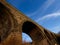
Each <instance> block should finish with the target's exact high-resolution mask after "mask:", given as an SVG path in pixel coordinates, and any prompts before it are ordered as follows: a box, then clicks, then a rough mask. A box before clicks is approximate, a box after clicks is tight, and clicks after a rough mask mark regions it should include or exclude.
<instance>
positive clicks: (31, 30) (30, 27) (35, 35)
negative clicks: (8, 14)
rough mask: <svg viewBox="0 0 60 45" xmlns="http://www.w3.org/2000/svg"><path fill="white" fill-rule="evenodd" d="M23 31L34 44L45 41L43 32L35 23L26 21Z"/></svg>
mask: <svg viewBox="0 0 60 45" xmlns="http://www.w3.org/2000/svg"><path fill="white" fill-rule="evenodd" d="M22 31H23V32H24V33H26V34H28V35H29V36H30V37H31V38H32V42H35V43H37V42H39V41H41V40H43V35H44V34H43V32H42V31H41V29H40V28H39V27H38V26H37V25H36V24H34V23H33V22H30V21H26V22H24V23H23V25H22Z"/></svg>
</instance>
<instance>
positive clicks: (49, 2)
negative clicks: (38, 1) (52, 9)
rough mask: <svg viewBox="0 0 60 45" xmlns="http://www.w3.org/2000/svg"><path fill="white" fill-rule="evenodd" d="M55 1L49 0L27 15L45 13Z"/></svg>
mask: <svg viewBox="0 0 60 45" xmlns="http://www.w3.org/2000/svg"><path fill="white" fill-rule="evenodd" d="M54 2H55V0H47V1H45V2H44V3H43V4H42V6H40V8H38V9H37V10H36V11H35V12H33V13H31V14H27V15H29V16H35V15H37V14H43V13H44V12H45V11H46V10H47V8H49V6H51V5H52V4H53V3H54Z"/></svg>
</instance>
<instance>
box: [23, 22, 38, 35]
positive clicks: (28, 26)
mask: <svg viewBox="0 0 60 45" xmlns="http://www.w3.org/2000/svg"><path fill="white" fill-rule="evenodd" d="M36 27H37V26H36V25H35V24H33V23H32V22H29V21H26V22H24V23H23V26H22V31H23V32H24V33H26V34H29V32H30V31H31V30H33V29H35V28H36Z"/></svg>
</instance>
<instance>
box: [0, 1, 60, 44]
mask: <svg viewBox="0 0 60 45" xmlns="http://www.w3.org/2000/svg"><path fill="white" fill-rule="evenodd" d="M22 32H24V33H26V34H28V35H29V36H30V37H31V38H32V40H33V43H32V44H28V45H60V34H55V33H53V32H50V31H48V30H47V29H45V28H43V27H42V26H40V25H38V24H37V23H35V22H34V21H33V20H31V19H29V18H28V17H27V16H25V15H24V14H23V13H21V12H19V11H18V10H16V9H15V8H14V7H13V6H11V5H9V4H8V3H7V2H6V1H5V0H0V45H23V44H22Z"/></svg>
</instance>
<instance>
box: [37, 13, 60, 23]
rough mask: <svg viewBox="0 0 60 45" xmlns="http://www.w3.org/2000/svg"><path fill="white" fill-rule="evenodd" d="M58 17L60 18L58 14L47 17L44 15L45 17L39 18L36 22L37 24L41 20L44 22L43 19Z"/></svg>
mask: <svg viewBox="0 0 60 45" xmlns="http://www.w3.org/2000/svg"><path fill="white" fill-rule="evenodd" d="M58 16H60V13H53V14H48V15H45V16H43V17H41V18H39V19H38V20H37V22H39V21H42V20H45V19H48V18H55V17H58Z"/></svg>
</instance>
